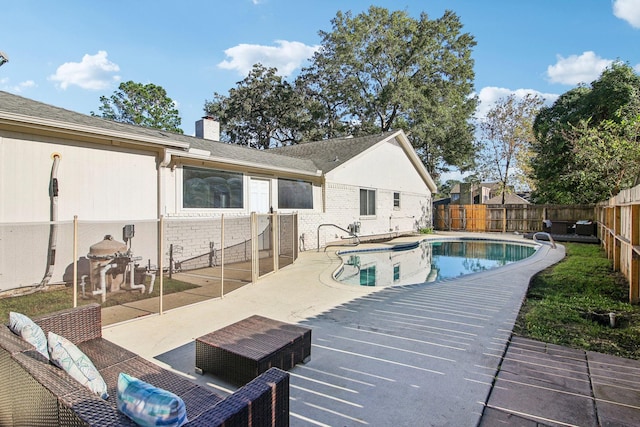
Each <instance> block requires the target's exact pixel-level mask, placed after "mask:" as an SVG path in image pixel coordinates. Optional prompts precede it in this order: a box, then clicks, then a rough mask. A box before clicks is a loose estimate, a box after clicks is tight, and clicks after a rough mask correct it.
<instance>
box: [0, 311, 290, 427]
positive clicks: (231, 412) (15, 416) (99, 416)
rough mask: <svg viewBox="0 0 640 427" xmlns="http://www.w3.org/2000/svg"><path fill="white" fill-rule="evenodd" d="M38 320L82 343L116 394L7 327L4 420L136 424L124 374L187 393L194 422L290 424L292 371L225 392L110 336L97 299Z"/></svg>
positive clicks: (1, 371)
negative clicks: (123, 398) (123, 392)
mask: <svg viewBox="0 0 640 427" xmlns="http://www.w3.org/2000/svg"><path fill="white" fill-rule="evenodd" d="M34 321H35V322H36V323H37V324H39V325H40V327H42V329H43V330H44V331H45V333H47V332H48V331H52V332H55V333H57V334H59V335H62V336H64V337H65V338H67V339H69V340H70V341H72V342H73V343H74V344H76V345H77V346H78V348H80V349H81V350H82V351H83V352H84V353H85V354H86V355H87V356H88V357H89V358H90V359H91V361H92V362H93V363H94V365H95V366H96V368H97V369H98V370H99V371H100V373H101V374H102V377H103V378H104V380H105V382H106V383H107V386H108V387H109V395H110V397H109V399H108V400H103V399H101V398H100V397H98V396H96V395H94V394H92V393H91V392H90V391H89V390H87V389H86V388H84V387H83V386H82V385H80V384H79V383H77V382H76V381H75V380H74V379H73V378H71V377H70V376H69V375H68V374H67V373H66V372H64V371H63V370H61V369H59V368H57V367H55V366H53V365H52V364H50V363H48V362H47V360H46V359H45V358H44V357H43V356H42V355H40V354H39V353H38V352H37V351H36V350H35V349H34V348H33V347H32V346H31V345H30V344H28V343H26V342H25V341H23V340H22V339H21V338H20V337H18V336H16V335H15V334H13V333H12V332H11V331H10V330H9V328H8V327H7V326H6V325H0V384H1V386H0V426H5V425H6V426H49V425H51V426H87V425H89V426H93V425H95V426H127V425H131V426H133V425H135V424H134V423H133V422H132V421H131V420H130V419H129V418H127V417H126V416H124V415H123V414H122V413H120V412H119V411H118V410H117V408H116V398H115V396H116V389H115V387H116V382H117V377H118V374H119V373H120V372H125V373H128V374H130V375H133V376H135V377H137V378H140V379H141V380H143V381H146V382H148V383H150V384H153V385H155V386H157V387H161V388H163V389H165V390H169V391H171V392H172V393H175V394H177V395H178V396H180V397H181V398H182V399H183V400H184V402H185V405H186V408H187V416H188V418H189V423H187V424H186V425H187V426H248V425H251V426H288V425H289V374H288V373H287V372H285V371H282V370H280V369H277V368H272V369H270V370H268V371H267V372H265V373H263V374H262V375H260V376H259V377H257V378H256V379H254V380H253V381H251V382H250V383H248V384H246V385H245V386H244V387H242V388H240V389H239V390H237V391H236V392H235V393H233V394H231V395H229V396H227V397H226V398H223V397H222V396H219V395H217V394H216V393H214V392H213V391H212V390H210V389H207V388H204V387H201V386H199V385H197V384H195V383H194V382H192V381H190V380H188V379H186V378H184V377H182V376H180V375H178V374H176V373H174V372H171V371H168V370H165V369H163V368H161V367H159V366H158V365H156V364H154V363H152V362H150V361H148V360H146V359H144V358H142V357H140V356H137V355H136V354H134V353H132V352H130V351H128V350H126V349H124V348H122V347H120V346H118V345H116V344H113V343H112V342H109V341H107V340H105V339H103V338H102V321H101V313H100V306H99V305H98V304H91V305H87V306H82V307H79V308H76V309H69V310H63V311H59V312H57V313H52V314H50V315H47V316H44V317H41V318H37V319H34Z"/></svg>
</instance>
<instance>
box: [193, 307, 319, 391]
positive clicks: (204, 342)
mask: <svg viewBox="0 0 640 427" xmlns="http://www.w3.org/2000/svg"><path fill="white" fill-rule="evenodd" d="M310 359H311V329H308V328H304V327H302V326H297V325H291V324H289V323H283V322H280V321H277V320H273V319H269V318H266V317H262V316H251V317H248V318H246V319H244V320H241V321H239V322H236V323H234V324H232V325H229V326H226V327H224V328H222V329H219V330H217V331H214V332H211V333H209V334H206V335H203V336H201V337H199V338H196V372H198V373H199V374H204V373H205V372H208V373H211V374H214V375H216V376H220V377H223V378H225V379H228V380H231V381H233V382H235V383H238V384H244V383H247V382H249V381H251V380H252V379H254V378H255V377H257V376H258V375H260V374H261V373H263V372H265V371H266V370H267V369H269V368H271V367H277V368H280V369H284V370H288V369H291V368H292V367H294V366H295V365H296V364H297V363H300V362H302V363H306V362H308V361H309V360H310Z"/></svg>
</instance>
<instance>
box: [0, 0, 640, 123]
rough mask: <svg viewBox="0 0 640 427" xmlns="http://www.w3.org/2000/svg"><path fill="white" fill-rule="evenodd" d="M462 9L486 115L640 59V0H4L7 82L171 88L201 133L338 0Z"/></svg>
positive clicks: (66, 99) (48, 96) (311, 34)
mask: <svg viewBox="0 0 640 427" xmlns="http://www.w3.org/2000/svg"><path fill="white" fill-rule="evenodd" d="M372 4H373V5H376V6H380V7H385V8H387V9H389V10H405V11H407V12H408V13H409V14H410V15H411V16H413V17H415V18H418V17H419V15H420V13H421V12H425V13H427V14H428V16H429V17H430V19H435V18H438V17H440V16H442V14H443V12H444V11H445V10H446V9H449V10H452V11H454V12H455V13H456V14H457V15H458V16H459V17H460V20H461V22H462V24H463V25H464V27H463V31H464V32H468V33H470V34H472V35H473V36H474V37H475V39H476V41H477V46H476V47H475V48H474V50H473V55H472V56H473V59H474V60H475V74H476V77H475V90H476V92H477V93H478V94H479V96H480V99H481V101H482V104H481V111H480V115H481V114H482V112H483V111H486V110H487V109H488V108H490V107H491V103H492V102H494V101H495V100H496V99H498V98H500V97H504V96H506V95H508V94H510V93H511V92H515V93H517V94H524V93H528V92H535V93H539V94H541V95H542V96H543V97H545V98H546V99H547V101H548V102H553V100H555V99H556V97H557V96H558V95H560V94H562V93H564V92H566V91H568V90H570V89H571V88H573V87H575V86H576V85H577V84H578V83H580V82H586V83H590V82H591V81H593V80H594V79H596V78H597V77H598V76H599V75H600V73H601V71H602V70H603V68H605V67H606V66H607V65H608V64H610V63H611V61H614V60H621V61H623V62H627V63H629V64H631V65H632V66H634V67H636V69H637V70H638V71H640V48H639V47H638V46H640V0H484V1H479V0H423V1H409V0H384V1H376V2H373V3H372V1H371V0H370V1H360V0H353V1H345V0H342V1H336V0H323V1H305V0H227V1H219V0H209V1H206V0H199V1H196V0H181V1H177V0H173V1H165V0H154V1H151V0H128V1H122V0H111V1H104V0H103V1H70V0H59V1H55V2H52V1H46V0H39V1H36V0H5V1H3V7H2V18H3V19H2V23H1V24H0V51H3V52H5V53H6V54H7V56H8V57H9V62H8V63H7V64H5V65H3V66H2V67H1V68H0V89H1V90H5V91H8V92H12V93H15V94H18V95H21V96H24V97H27V98H31V99H35V100H38V101H43V102H46V103H49V104H53V105H55V106H59V107H63V108H67V109H70V110H74V111H78V112H81V113H86V114H89V113H90V112H91V111H96V112H98V107H99V105H100V103H99V98H100V96H102V95H106V96H109V95H111V94H112V93H113V92H114V90H116V89H117V87H118V84H119V83H120V82H122V81H129V80H133V81H135V82H139V83H145V84H146V83H154V84H156V85H160V86H162V87H163V88H165V89H166V91H167V93H168V95H169V97H171V98H172V99H173V100H174V101H175V102H176V103H177V106H178V110H179V111H180V113H181V118H182V129H183V130H184V132H185V133H186V134H189V135H192V134H193V133H194V123H195V121H196V120H198V119H199V118H200V117H201V116H202V115H203V106H204V103H205V101H206V100H210V99H212V97H213V94H214V92H218V93H221V94H224V95H226V94H228V91H229V89H230V88H232V87H235V85H236V82H238V81H240V80H242V79H243V78H244V77H245V76H246V73H247V71H248V70H249V69H250V68H251V66H252V64H254V63H255V62H261V63H263V64H264V65H267V66H275V67H277V68H278V69H279V70H281V72H282V74H283V75H288V76H295V74H296V72H297V71H299V69H300V67H301V66H304V65H305V64H306V63H307V62H306V61H307V59H308V58H309V57H310V56H311V55H312V53H313V51H314V49H316V48H317V46H318V44H319V43H320V37H319V35H318V31H320V30H324V31H331V29H332V27H331V19H332V18H334V17H335V15H336V12H337V11H338V10H342V11H347V10H351V11H352V12H353V13H354V14H358V13H360V12H363V11H366V10H367V9H368V8H369V6H370V5H372Z"/></svg>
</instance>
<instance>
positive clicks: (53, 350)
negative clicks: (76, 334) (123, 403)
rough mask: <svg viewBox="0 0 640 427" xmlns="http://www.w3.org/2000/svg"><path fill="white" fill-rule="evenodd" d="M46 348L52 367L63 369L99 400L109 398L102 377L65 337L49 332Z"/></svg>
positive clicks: (80, 351)
mask: <svg viewBox="0 0 640 427" xmlns="http://www.w3.org/2000/svg"><path fill="white" fill-rule="evenodd" d="M48 346H49V355H50V357H51V362H53V364H54V365H56V366H58V367H59V368H61V369H64V370H65V371H66V372H67V373H68V374H69V375H71V376H72V377H73V378H74V379H75V380H76V381H78V382H79V383H80V384H82V385H84V386H85V387H87V388H88V389H89V390H91V391H92V392H94V393H95V394H97V395H98V396H100V397H101V398H103V399H108V398H109V393H107V384H106V383H105V382H104V380H103V379H102V375H100V372H98V370H97V369H96V367H95V366H94V365H93V363H92V362H91V360H90V359H89V358H88V357H87V355H86V354H84V353H83V352H82V350H80V349H79V348H78V347H76V345H75V344H74V343H72V342H71V341H69V340H68V339H66V338H65V337H62V336H60V335H57V334H54V333H53V332H49V339H48Z"/></svg>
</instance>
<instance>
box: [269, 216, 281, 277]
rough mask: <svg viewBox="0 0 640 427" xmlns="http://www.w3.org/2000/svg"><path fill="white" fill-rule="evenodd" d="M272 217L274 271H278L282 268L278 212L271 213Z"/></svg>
mask: <svg viewBox="0 0 640 427" xmlns="http://www.w3.org/2000/svg"><path fill="white" fill-rule="evenodd" d="M270 217H271V246H272V247H273V249H272V251H273V271H274V272H276V271H278V269H279V268H280V245H279V242H280V227H279V225H280V224H279V220H278V218H279V216H278V213H277V212H274V213H273V214H271V215H270Z"/></svg>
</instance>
